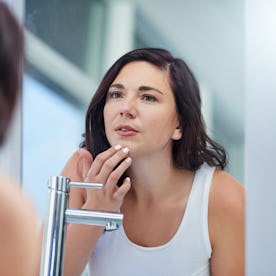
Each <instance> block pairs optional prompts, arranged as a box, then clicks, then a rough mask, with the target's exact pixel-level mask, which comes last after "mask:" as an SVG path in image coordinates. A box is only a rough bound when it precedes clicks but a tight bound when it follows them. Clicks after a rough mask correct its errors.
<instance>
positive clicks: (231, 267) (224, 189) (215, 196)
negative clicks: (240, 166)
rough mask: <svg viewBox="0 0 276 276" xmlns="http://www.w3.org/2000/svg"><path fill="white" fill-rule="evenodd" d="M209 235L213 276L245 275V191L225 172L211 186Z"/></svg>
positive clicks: (216, 176) (217, 176) (220, 173)
mask: <svg viewBox="0 0 276 276" xmlns="http://www.w3.org/2000/svg"><path fill="white" fill-rule="evenodd" d="M209 231H210V238H211V243H212V248H213V253H212V257H211V272H212V276H220V275H224V276H232V275H235V276H243V275H245V191H244V188H243V187H242V186H241V185H240V184H239V183H238V182H237V181H236V180H235V179H233V178H232V177H231V176H230V175H228V174H227V173H225V172H222V171H218V172H216V173H215V176H214V179H213V184H212V186H211V192H210V201H209Z"/></svg>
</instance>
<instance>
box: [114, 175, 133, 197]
mask: <svg viewBox="0 0 276 276" xmlns="http://www.w3.org/2000/svg"><path fill="white" fill-rule="evenodd" d="M130 188H131V180H130V178H129V177H126V178H125V179H124V182H123V184H122V186H121V187H120V188H118V189H117V191H116V192H115V193H114V195H113V197H114V199H116V200H119V201H122V200H123V199H124V197H125V195H126V194H127V192H128V191H129V190H130Z"/></svg>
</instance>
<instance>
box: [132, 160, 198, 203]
mask: <svg viewBox="0 0 276 276" xmlns="http://www.w3.org/2000/svg"><path fill="white" fill-rule="evenodd" d="M128 174H129V175H130V177H131V183H132V188H131V190H130V192H129V196H131V197H132V198H133V199H134V200H136V201H137V202H140V201H141V202H143V203H144V204H145V202H147V203H148V204H150V203H152V202H158V201H160V200H164V199H169V198H170V197H171V196H175V195H177V193H179V191H180V190H182V189H185V182H186V180H185V179H187V181H188V182H189V183H190V182H191V179H192V177H193V172H190V171H187V170H183V169H177V168H175V167H174V166H173V161H172V160H171V159H169V158H162V157H160V156H157V157H147V158H144V159H140V158H139V159H138V158H137V159H134V160H133V163H132V165H131V168H130V169H129V171H128ZM186 186H187V185H186Z"/></svg>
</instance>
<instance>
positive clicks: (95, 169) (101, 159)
mask: <svg viewBox="0 0 276 276" xmlns="http://www.w3.org/2000/svg"><path fill="white" fill-rule="evenodd" d="M121 148H122V147H121V146H120V145H116V146H114V147H111V148H109V149H108V150H106V151H104V152H102V153H100V154H98V155H97V156H96V158H95V160H94V162H93V164H92V166H91V168H90V170H89V172H88V176H93V177H94V176H96V175H98V174H99V172H100V171H101V169H102V166H103V164H104V163H105V162H106V160H108V159H109V158H110V157H111V156H113V155H114V154H115V153H117V152H118V151H119V150H120V149H121Z"/></svg>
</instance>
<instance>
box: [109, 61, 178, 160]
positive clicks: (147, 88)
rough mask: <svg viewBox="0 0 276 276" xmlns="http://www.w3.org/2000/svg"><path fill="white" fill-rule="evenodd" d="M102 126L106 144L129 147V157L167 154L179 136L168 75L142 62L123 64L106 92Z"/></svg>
mask: <svg viewBox="0 0 276 276" xmlns="http://www.w3.org/2000/svg"><path fill="white" fill-rule="evenodd" d="M104 123H105V132H106V136H107V139H108V141H109V143H110V145H112V146H114V145H116V144H120V145H122V146H127V147H129V148H130V151H131V155H132V156H133V157H134V156H140V155H143V156H144V155H152V154H154V152H157V151H158V152H159V153H160V151H166V152H169V153H171V146H172V140H178V139H180V138H181V135H182V133H181V130H180V129H179V128H178V124H179V122H178V115H177V112H176V107H175V100H174V96H173V92H172V90H171V87H170V84H169V76H168V73H167V72H166V71H164V70H160V69H159V68H158V67H156V66H154V65H152V64H151V63H149V62H145V61H135V62H131V63H128V64H126V65H125V66H124V67H123V68H122V69H121V71H120V72H119V74H118V75H117V77H116V78H115V80H114V81H113V83H112V84H111V86H110V88H109V90H108V93H107V97H106V103H105V107H104Z"/></svg>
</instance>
